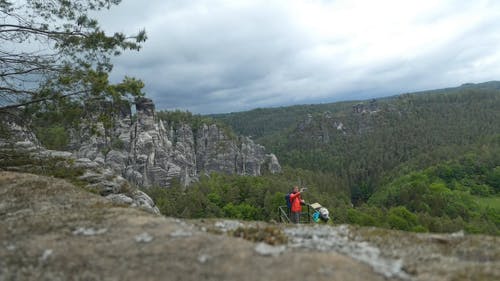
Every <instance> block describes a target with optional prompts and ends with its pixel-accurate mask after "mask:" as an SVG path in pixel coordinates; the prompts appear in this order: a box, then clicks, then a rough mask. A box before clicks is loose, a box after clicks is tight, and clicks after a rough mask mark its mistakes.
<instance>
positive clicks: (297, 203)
mask: <svg viewBox="0 0 500 281" xmlns="http://www.w3.org/2000/svg"><path fill="white" fill-rule="evenodd" d="M304 191H305V188H301V189H300V191H299V187H297V186H294V187H293V192H292V193H291V194H290V203H291V205H292V206H291V216H290V219H291V221H292V223H299V221H300V213H301V212H302V206H301V204H304V200H302V198H301V197H300V194H301V193H302V192H304Z"/></svg>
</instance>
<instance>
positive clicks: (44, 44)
mask: <svg viewBox="0 0 500 281" xmlns="http://www.w3.org/2000/svg"><path fill="white" fill-rule="evenodd" d="M120 2H121V1H120V0H75V1H67V0H24V1H11V0H1V1H0V110H5V109H8V108H12V107H19V106H22V105H27V104H32V103H37V102H41V101H46V102H54V101H59V100H60V98H61V97H71V98H80V99H85V100H88V99H98V98H103V97H111V98H114V99H118V98H121V97H123V96H126V95H129V94H131V95H132V96H137V95H141V94H142V93H141V92H140V91H141V89H142V87H143V84H142V82H141V81H138V80H136V79H132V78H125V79H124V81H123V82H122V83H121V84H119V85H110V83H109V81H108V73H109V72H110V71H111V70H112V64H111V62H110V59H111V57H113V56H116V55H119V54H120V53H121V52H122V51H124V50H139V49H140V47H141V45H140V43H141V42H144V41H145V40H146V33H145V31H140V32H138V33H137V34H135V35H132V36H127V35H125V34H123V33H118V32H117V33H113V34H107V33H106V32H105V31H104V30H102V29H101V27H100V26H99V24H98V22H97V20H95V19H93V18H91V17H90V14H91V13H92V12H94V11H100V10H103V9H109V8H111V7H112V6H113V5H117V4H119V3H120Z"/></svg>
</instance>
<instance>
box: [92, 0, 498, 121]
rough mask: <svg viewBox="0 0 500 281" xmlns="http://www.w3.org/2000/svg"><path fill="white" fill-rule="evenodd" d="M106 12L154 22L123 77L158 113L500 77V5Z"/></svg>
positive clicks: (218, 4) (217, 3)
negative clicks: (134, 81)
mask: <svg viewBox="0 0 500 281" xmlns="http://www.w3.org/2000/svg"><path fill="white" fill-rule="evenodd" d="M99 18H100V21H101V24H102V26H103V27H105V29H106V30H110V31H111V30H113V31H123V32H125V33H128V34H130V33H133V32H134V31H137V30H139V29H143V28H144V29H146V31H147V34H148V37H149V39H148V41H147V42H146V43H145V44H144V47H143V49H142V50H141V51H140V52H138V53H135V52H127V53H125V54H123V55H122V56H121V57H119V58H117V59H115V60H114V63H115V69H114V71H113V75H112V77H113V79H115V80H121V77H123V76H124V75H128V76H134V77H137V78H140V79H142V80H143V81H144V82H145V83H146V88H145V92H146V95H147V96H149V97H150V98H152V99H153V100H154V101H155V103H156V106H157V109H182V110H189V111H192V112H195V113H222V112H235V111H242V110H249V109H253V108H257V107H271V106H282V105H291V104H304V103H321V102H333V101H340V100H353V99H365V98H372V97H380V96H389V95H394V94H400V93H406V92H412V91H419V90H426V89H435V88H443V87H451V86H459V85H460V84H463V83H467V82H473V83H475V82H485V81H490V80H500V1H481V0H474V1H469V0H465V1H438V0H430V1H422V0H419V1H416V0H415V1H404V0H394V1H385V0H377V1H372V0H366V1H361V0H359V1H357V0H340V1H333V0H331V1H329V0H241V1H239V0H210V1H209V0H206V1H203V0H148V1H139V0H123V2H122V3H121V4H120V5H119V6H117V7H114V8H112V9H111V10H110V11H105V12H103V13H101V14H99ZM119 78H120V79H119Z"/></svg>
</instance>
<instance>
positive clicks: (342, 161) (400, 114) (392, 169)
mask: <svg viewBox="0 0 500 281" xmlns="http://www.w3.org/2000/svg"><path fill="white" fill-rule="evenodd" d="M214 117H216V118H221V119H222V120H224V122H227V123H228V124H230V125H231V126H232V127H233V128H234V130H236V131H237V132H238V133H241V134H248V135H252V136H254V138H255V139H256V140H257V141H258V142H261V143H262V144H264V145H265V146H266V147H267V148H268V149H270V150H271V151H272V152H274V153H275V154H277V156H278V157H279V159H280V161H281V163H283V164H284V165H288V166H290V167H293V168H302V169H306V170H312V171H322V172H330V173H334V174H336V176H337V177H339V178H341V179H342V181H343V182H344V184H343V185H344V187H345V189H346V191H349V192H350V193H351V199H352V200H353V201H354V202H356V201H359V200H361V201H363V202H364V201H365V200H367V199H368V198H369V196H370V195H371V194H372V193H373V192H374V190H375V189H376V188H377V187H378V186H379V185H381V184H382V179H383V178H384V177H385V176H388V175H391V174H394V173H396V174H397V171H398V170H401V169H403V168H402V167H401V165H403V164H404V166H408V165H409V166H411V168H408V167H404V169H406V170H416V169H423V168H426V167H428V166H430V165H433V164H437V163H440V162H443V161H447V160H453V159H456V157H459V156H460V155H462V154H463V153H466V152H468V151H470V150H471V149H473V148H472V147H473V146H474V145H476V146H477V145H479V144H478V143H479V142H482V143H483V145H488V144H489V143H490V142H491V140H488V136H494V135H496V134H500V122H499V120H500V82H486V83H481V84H464V85H462V86H460V87H456V88H448V89H441V90H434V91H427V92H419V93H412V94H403V95H398V96H394V97H389V98H384V99H377V100H375V99H374V100H368V101H356V102H341V103H332V104H320V105H302V106H292V107H282V108H270V109H256V110H252V111H248V112H241V113H231V114H227V115H218V116H214ZM493 139H496V138H493ZM396 168H398V169H396ZM404 169H403V170H404Z"/></svg>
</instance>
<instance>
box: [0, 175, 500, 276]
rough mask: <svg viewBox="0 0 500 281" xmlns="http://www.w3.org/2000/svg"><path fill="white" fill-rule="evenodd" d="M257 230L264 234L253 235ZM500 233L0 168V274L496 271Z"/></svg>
mask: <svg viewBox="0 0 500 281" xmlns="http://www.w3.org/2000/svg"><path fill="white" fill-rule="evenodd" d="M262 229H266V230H267V231H268V232H267V233H268V234H267V237H259V235H253V236H252V233H254V234H255V233H256V232H259V230H262ZM269 229H270V231H269ZM235 235H236V236H241V237H246V238H247V239H248V240H245V239H242V238H237V237H234V236H235ZM264 236H265V235H264ZM261 238H262V239H261ZM249 240H257V242H252V241H249ZM260 240H264V241H267V242H270V243H271V244H273V245H269V244H266V243H263V242H258V241H260ZM499 242H500V239H498V237H490V236H478V235H464V234H463V233H455V234H451V235H444V234H443V235H441V234H440V235H438V234H413V233H406V232H399V231H390V230H381V229H376V228H357V227H352V226H346V225H343V226H337V227H330V226H319V227H307V226H301V227H293V226H288V227H283V226H281V225H271V224H266V223H257V222H245V223H243V222H238V221H227V220H193V221H192V220H190V221H185V220H179V219H173V218H165V217H162V216H159V215H154V214H151V213H148V212H145V211H142V210H140V209H137V208H130V207H129V206H127V205H123V204H122V205H120V204H116V203H113V202H112V201H109V200H106V199H105V198H103V197H100V196H97V195H95V194H91V193H89V192H87V191H85V190H84V189H82V188H78V187H75V186H73V185H71V184H69V183H67V182H66V181H63V180H59V179H54V178H50V177H42V176H36V175H32V174H21V173H12V172H0V280H500V243H499Z"/></svg>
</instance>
